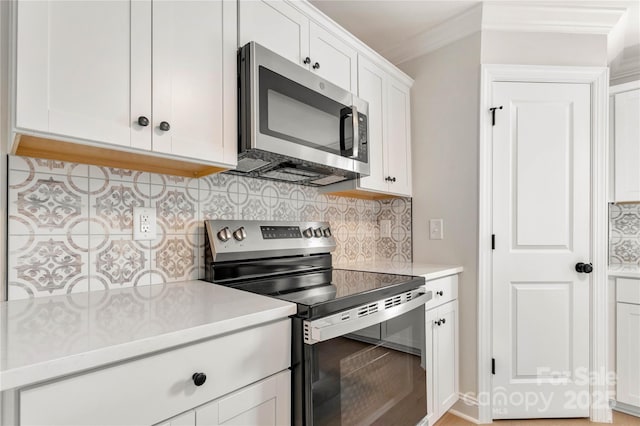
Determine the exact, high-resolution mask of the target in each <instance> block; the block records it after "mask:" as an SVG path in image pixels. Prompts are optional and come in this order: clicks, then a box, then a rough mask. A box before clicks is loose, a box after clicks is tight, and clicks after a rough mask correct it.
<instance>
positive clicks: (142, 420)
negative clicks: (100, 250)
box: [18, 318, 291, 426]
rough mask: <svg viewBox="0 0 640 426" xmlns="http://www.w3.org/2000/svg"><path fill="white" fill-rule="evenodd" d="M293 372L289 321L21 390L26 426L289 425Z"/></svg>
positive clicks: (21, 415) (20, 407)
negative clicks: (200, 376) (201, 376)
mask: <svg viewBox="0 0 640 426" xmlns="http://www.w3.org/2000/svg"><path fill="white" fill-rule="evenodd" d="M290 366H291V321H290V320H289V319H288V318H286V319H284V320H280V321H277V322H273V323H269V324H267V325H263V326H260V327H254V328H250V329H245V330H242V331H239V332H235V333H232V334H226V335H222V336H219V337H215V338H212V339H209V340H205V341H202V342H198V343H193V344H190V345H187V346H183V347H179V348H177V349H172V350H168V351H165V352H161V353H158V354H154V355H150V356H146V357H143V358H139V359H135V360H132V361H127V362H122V363H119V364H115V365H113V366H108V367H105V368H102V369H99V370H93V371H90V372H87V373H83V374H78V375H75V376H71V377H67V378H62V379H59V380H56V381H53V382H49V383H45V384H42V385H35V386H32V387H28V388H24V389H20V390H19V404H18V410H19V419H20V425H21V426H26V425H65V426H72V425H77V426H80V425H82V426H87V425H112V426H115V425H134V424H135V425H152V424H157V423H159V422H165V423H162V424H164V425H172V426H177V425H187V424H188V425H193V424H194V423H193V420H190V419H192V418H193V416H192V414H191V413H190V412H195V419H196V423H197V424H216V425H217V424H225V425H227V424H243V425H247V426H248V425H275V424H279V425H280V424H289V422H290V419H289V416H288V415H284V414H283V413H284V412H285V411H286V412H287V413H288V412H289V410H288V406H289V405H290V403H289V398H290V396H289V388H287V386H290V384H289V380H288V377H289V371H288V368H289V367H290ZM195 373H203V374H205V375H206V379H205V380H204V383H200V382H198V381H196V380H195V378H194V374H195ZM198 383H200V384H199V385H198ZM234 392H235V393H234ZM211 401H214V402H211ZM197 407H200V408H197ZM180 413H186V414H180ZM214 413H217V414H214ZM176 415H179V416H177V417H174V416H176ZM199 416H200V417H201V418H202V419H203V420H202V422H200V421H199V420H198V417H199ZM166 419H171V420H166ZM237 419H240V420H237ZM269 419H271V420H269ZM236 420H237V422H236ZM238 422H239V423H238Z"/></svg>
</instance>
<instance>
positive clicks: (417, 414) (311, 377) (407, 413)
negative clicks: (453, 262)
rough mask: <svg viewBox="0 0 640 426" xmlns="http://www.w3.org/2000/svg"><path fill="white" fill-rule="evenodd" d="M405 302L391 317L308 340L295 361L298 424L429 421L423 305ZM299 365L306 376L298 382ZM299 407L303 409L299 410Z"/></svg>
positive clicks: (377, 423) (414, 423)
mask: <svg viewBox="0 0 640 426" xmlns="http://www.w3.org/2000/svg"><path fill="white" fill-rule="evenodd" d="M407 307H408V308H409V309H404V310H402V312H401V313H399V314H398V315H395V316H393V317H392V318H389V319H385V320H383V321H380V322H377V323H375V324H373V325H368V326H366V327H363V328H360V329H357V330H353V331H350V332H348V333H345V334H341V335H338V336H335V337H329V336H328V335H327V336H326V337H327V339H326V340H324V339H323V340H322V341H317V342H315V343H313V344H305V345H304V348H303V351H304V360H303V362H302V363H301V365H300V366H299V367H300V368H298V369H296V367H297V366H294V423H296V424H305V425H313V426H322V425H342V426H348V425H381V426H382V425H394V424H395V425H417V424H422V423H423V422H425V421H426V416H427V394H426V392H427V385H426V374H427V373H426V371H425V358H424V357H425V328H424V327H425V316H424V304H419V305H418V306H416V305H415V304H412V305H410V306H407ZM305 329H306V330H307V331H309V327H305ZM296 370H297V372H298V374H302V375H303V377H302V378H300V377H299V378H298V379H299V381H296V377H295V376H296ZM296 388H297V389H296ZM297 398H304V399H305V401H302V400H299V401H296V399H297ZM300 404H302V405H303V406H302V407H301V406H300ZM296 406H297V407H298V409H300V410H302V411H303V412H302V413H295V410H296ZM425 424H426V423H425Z"/></svg>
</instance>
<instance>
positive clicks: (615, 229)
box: [609, 204, 640, 265]
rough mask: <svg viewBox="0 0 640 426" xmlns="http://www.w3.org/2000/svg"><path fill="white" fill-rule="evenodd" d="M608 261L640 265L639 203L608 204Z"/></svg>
mask: <svg viewBox="0 0 640 426" xmlns="http://www.w3.org/2000/svg"><path fill="white" fill-rule="evenodd" d="M609 263H612V264H618V263H631V264H638V265H640V204H611V205H609Z"/></svg>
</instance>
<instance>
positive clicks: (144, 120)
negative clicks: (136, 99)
mask: <svg viewBox="0 0 640 426" xmlns="http://www.w3.org/2000/svg"><path fill="white" fill-rule="evenodd" d="M138 124H139V125H141V126H142V127H147V126H148V125H149V119H148V118H147V117H145V116H144V115H141V116H140V117H138Z"/></svg>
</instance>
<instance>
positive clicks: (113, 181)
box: [8, 156, 640, 327]
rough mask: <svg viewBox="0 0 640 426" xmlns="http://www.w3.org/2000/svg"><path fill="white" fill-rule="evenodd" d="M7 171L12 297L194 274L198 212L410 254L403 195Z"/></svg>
mask: <svg viewBox="0 0 640 426" xmlns="http://www.w3.org/2000/svg"><path fill="white" fill-rule="evenodd" d="M9 170H10V172H9V179H8V186H9V188H8V189H9V200H8V204H9V235H10V238H9V241H8V246H9V281H10V283H9V297H10V298H11V299H14V298H26V297H37V296H46V295H50V294H59V293H68V292H77V291H89V290H91V291H93V290H109V293H105V294H115V293H112V292H113V291H117V289H118V288H122V287H128V286H136V287H140V288H141V289H142V288H146V287H147V286H146V284H150V283H164V282H171V281H180V280H186V279H196V278H201V277H202V276H203V275H204V270H203V263H204V262H203V253H204V227H203V225H202V221H203V220H205V219H215V218H220V219H249V220H308V221H316V220H327V221H329V222H330V224H331V226H332V229H333V232H334V236H335V237H336V241H337V243H338V246H337V249H336V251H335V252H334V253H333V257H334V261H347V260H351V261H355V260H372V259H374V258H376V257H383V258H387V259H389V258H393V259H403V260H407V261H410V260H411V200H410V199H394V200H383V201H370V200H360V199H346V198H341V197H335V196H331V195H325V194H322V193H320V192H319V190H318V189H317V188H312V187H302V186H297V185H292V184H289V183H281V182H274V181H267V180H259V179H252V178H245V177H241V176H235V175H229V174H217V175H212V176H207V177H204V178H201V179H189V178H182V177H174V176H168V175H160V174H149V173H144V172H136V171H131V170H126V169H118V168H106V167H98V166H85V165H80V164H75V163H65V162H60V161H52V160H38V159H32V158H23V157H16V156H10V158H9ZM135 206H146V207H154V208H156V216H157V221H158V237H157V238H156V239H155V240H154V241H132V240H131V234H132V229H131V222H132V209H133V207H135ZM616 208H618V210H619V211H618V212H617V214H616V215H615V219H616V220H615V224H614V221H613V219H614V215H613V214H612V226H613V225H615V226H618V227H619V228H620V229H615V230H612V236H615V238H614V237H612V241H613V242H615V244H616V249H617V251H616V253H617V254H616V256H617V257H615V258H616V259H618V261H622V259H630V258H631V259H633V256H634V254H633V253H635V250H636V248H635V247H636V246H635V245H634V244H635V242H637V240H634V239H633V238H637V235H634V236H633V238H631V237H632V236H631V235H629V232H635V230H636V229H637V223H636V221H635V217H636V214H637V213H638V211H637V210H633V211H631V212H629V211H627V207H624V208H623V207H616ZM381 219H388V220H390V221H391V225H392V228H391V229H392V234H391V238H380V232H379V226H378V223H379V220H381ZM636 234H637V232H636ZM612 247H613V243H612ZM612 252H613V250H612ZM612 256H613V255H612ZM637 257H639V258H640V255H638V256H637ZM145 292H148V290H144V291H142V290H141V297H144V296H142V294H143V293H144V294H146V293H145ZM105 297H106V296H105ZM121 306H122V309H125V310H126V309H135V307H134V306H135V302H134V301H125V300H122V303H121ZM113 315H116V313H114V314H113ZM105 326H108V325H107V323H105ZM113 326H115V327H117V324H114V325H113Z"/></svg>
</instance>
